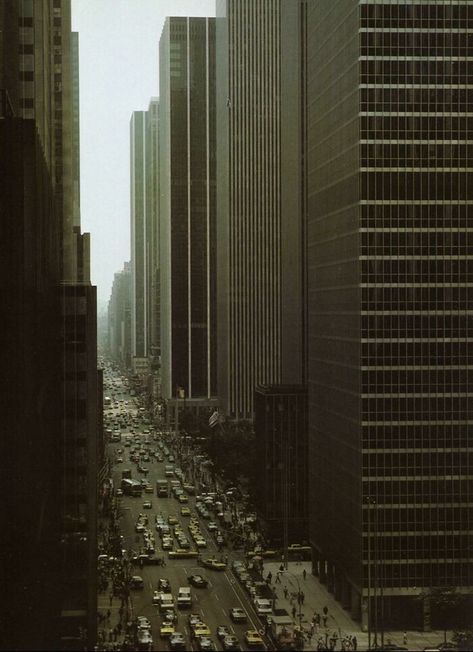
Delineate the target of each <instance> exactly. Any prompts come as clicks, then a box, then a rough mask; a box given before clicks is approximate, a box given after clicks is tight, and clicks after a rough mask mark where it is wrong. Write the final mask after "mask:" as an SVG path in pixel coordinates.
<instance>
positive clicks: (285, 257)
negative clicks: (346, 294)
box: [217, 0, 306, 419]
mask: <svg viewBox="0 0 473 652" xmlns="http://www.w3.org/2000/svg"><path fill="white" fill-rule="evenodd" d="M304 20H305V10H304V3H301V2H297V1H296V2H294V1H293V0H264V1H263V2H253V1H252V0H218V1H217V133H218V151H217V163H218V165H217V194H218V198H217V257H218V265H217V268H218V279H217V299H218V394H219V399H220V400H221V401H222V406H223V409H224V411H225V412H226V413H227V414H228V415H229V416H230V417H232V418H236V419H240V418H252V417H253V412H254V409H253V400H254V390H255V387H256V386H257V385H260V384H270V385H274V384H278V383H286V384H298V383H301V382H304V381H305V359H306V354H305V331H306V327H305V319H306V316H305V292H306V288H305V276H304V269H305V218H304V214H305V182H304V179H305V171H304V164H303V162H304V160H305V153H304V147H305V145H304V143H305V141H304V137H303V135H304V115H305V114H304V108H303V107H304V100H303V88H304V84H305V80H304V65H303V61H304V58H303V51H304V48H305V44H304Z"/></svg>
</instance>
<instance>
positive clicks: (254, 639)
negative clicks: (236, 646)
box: [245, 629, 265, 650]
mask: <svg viewBox="0 0 473 652" xmlns="http://www.w3.org/2000/svg"><path fill="white" fill-rule="evenodd" d="M245 641H246V644H247V645H248V647H255V648H256V647H257V648H259V649H260V650H261V649H264V647H265V646H264V642H263V639H262V638H261V636H260V634H259V632H257V631H256V629H249V630H248V631H247V632H246V634H245Z"/></svg>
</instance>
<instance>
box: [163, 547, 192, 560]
mask: <svg viewBox="0 0 473 652" xmlns="http://www.w3.org/2000/svg"><path fill="white" fill-rule="evenodd" d="M198 556H199V553H198V552H197V550H186V549H185V548H178V549H177V550H170V551H169V552H168V557H169V559H195V558H196V557H198Z"/></svg>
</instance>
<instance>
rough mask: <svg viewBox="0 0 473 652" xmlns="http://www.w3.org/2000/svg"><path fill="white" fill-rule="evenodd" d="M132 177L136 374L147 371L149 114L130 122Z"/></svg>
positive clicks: (136, 113) (138, 113)
mask: <svg viewBox="0 0 473 652" xmlns="http://www.w3.org/2000/svg"><path fill="white" fill-rule="evenodd" d="M130 174H131V186H130V188H131V192H130V200H131V213H130V219H131V222H130V226H131V348H132V352H131V355H132V367H133V371H134V372H135V373H139V374H142V373H147V370H148V361H147V357H148V333H147V326H148V319H147V309H148V308H149V304H148V303H147V301H146V298H147V294H148V293H147V289H146V282H147V280H148V277H147V274H146V112H145V111H134V112H133V115H132V117H131V122H130Z"/></svg>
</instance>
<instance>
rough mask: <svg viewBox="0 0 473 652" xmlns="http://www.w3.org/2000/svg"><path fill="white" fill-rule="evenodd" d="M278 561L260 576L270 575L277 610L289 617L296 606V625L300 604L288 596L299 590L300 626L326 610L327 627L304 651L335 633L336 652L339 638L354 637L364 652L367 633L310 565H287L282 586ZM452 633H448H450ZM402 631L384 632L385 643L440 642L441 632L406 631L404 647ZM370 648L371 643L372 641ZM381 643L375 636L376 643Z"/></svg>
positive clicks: (418, 644)
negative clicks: (328, 589) (314, 573)
mask: <svg viewBox="0 0 473 652" xmlns="http://www.w3.org/2000/svg"><path fill="white" fill-rule="evenodd" d="M280 565H281V562H280V561H278V562H274V561H273V562H270V561H265V562H264V572H263V575H264V577H266V576H267V575H268V573H269V572H271V573H272V583H271V586H272V588H273V589H275V590H276V594H277V601H276V608H279V609H286V611H287V612H288V614H289V615H292V612H293V606H295V607H296V616H295V621H294V622H295V624H298V623H299V605H298V604H297V600H292V602H291V600H290V596H291V593H295V594H297V592H298V591H299V587H300V591H301V592H303V593H304V603H303V605H302V607H301V613H302V619H301V620H302V627H303V628H304V629H306V630H307V629H310V624H311V620H312V617H313V615H314V614H315V613H318V614H320V615H321V616H322V614H323V608H324V607H327V608H328V619H327V628H326V629H325V628H324V627H323V626H320V627H318V628H317V629H318V631H316V632H314V636H313V638H312V640H311V642H310V643H306V646H305V649H306V650H316V649H317V641H318V639H319V638H322V639H323V640H325V634H326V633H327V634H328V638H330V637H331V636H332V634H333V633H334V632H336V633H337V635H338V642H337V647H336V649H337V650H340V649H341V645H340V639H342V638H343V637H345V636H348V635H349V636H356V639H357V643H358V645H357V649H358V650H367V649H368V634H367V633H366V632H362V631H361V626H360V624H359V623H358V622H356V621H355V620H353V619H352V618H351V616H350V614H349V612H348V611H346V610H345V609H343V607H342V606H341V604H340V603H339V602H337V600H335V598H334V596H333V595H332V594H331V593H329V591H327V589H326V587H325V586H324V585H323V584H321V583H320V582H319V580H318V579H317V578H316V577H314V576H313V575H311V563H310V562H289V565H288V566H289V567H288V571H287V572H283V573H282V575H281V583H279V582H278V583H275V580H276V574H277V572H278V570H279V567H280ZM304 569H305V571H306V579H305V580H304V574H303V571H304ZM284 587H287V589H288V597H287V599H285V598H284ZM449 634H451V633H449ZM403 637H404V632H403V631H396V632H387V631H386V632H385V633H384V643H385V644H388V643H394V644H396V645H399V646H403V647H405V648H407V649H409V650H423V649H424V648H426V647H436V646H437V645H439V643H441V642H442V641H443V631H432V632H418V631H408V632H407V644H405V643H404V642H403ZM448 640H451V636H448ZM371 643H372V645H373V643H374V641H373V639H372V640H371ZM380 643H381V640H380V639H379V635H378V644H380Z"/></svg>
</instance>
